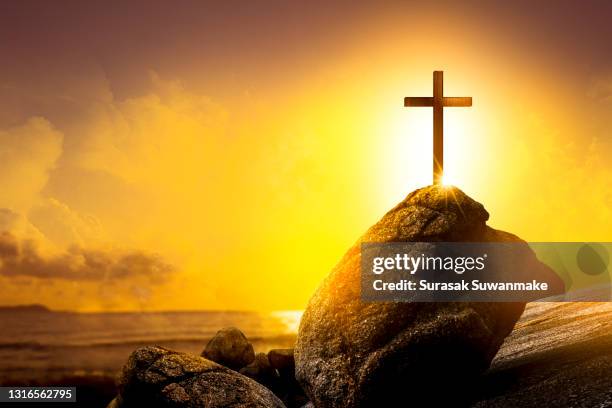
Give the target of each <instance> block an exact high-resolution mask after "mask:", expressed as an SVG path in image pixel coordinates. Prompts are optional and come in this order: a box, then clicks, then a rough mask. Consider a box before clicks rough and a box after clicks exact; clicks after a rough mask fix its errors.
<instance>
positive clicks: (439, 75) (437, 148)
mask: <svg viewBox="0 0 612 408" xmlns="http://www.w3.org/2000/svg"><path fill="white" fill-rule="evenodd" d="M443 75H444V71H434V73H433V95H434V96H433V98H431V97H414V96H407V97H405V98H404V106H432V107H433V134H434V140H433V183H434V184H441V183H442V174H443V172H444V134H443V118H444V116H443V110H442V108H443V107H445V106H449V107H451V106H472V98H471V97H469V96H468V97H454V98H449V97H444V79H443V78H444V77H443Z"/></svg>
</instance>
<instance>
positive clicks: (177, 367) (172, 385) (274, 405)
mask: <svg viewBox="0 0 612 408" xmlns="http://www.w3.org/2000/svg"><path fill="white" fill-rule="evenodd" d="M118 386H119V395H118V396H117V397H116V398H115V399H114V400H113V401H112V402H111V403H110V404H109V406H108V408H137V407H157V408H177V407H184V408H187V407H209V408H221V407H249V408H285V405H284V404H283V403H282V402H281V400H279V399H278V398H277V397H276V396H275V395H274V394H273V393H272V391H270V390H268V389H267V388H265V387H264V386H263V385H261V384H258V383H257V382H255V381H253V380H252V379H250V378H247V377H245V376H244V375H241V374H238V373H237V372H236V371H233V370H230V369H229V368H226V367H223V366H221V365H219V364H217V363H214V362H212V361H209V360H206V359H204V358H202V357H198V356H195V355H191V354H187V353H178V352H175V351H171V350H168V349H164V348H162V347H144V348H141V349H137V350H136V351H134V352H133V353H132V355H131V356H130V358H129V359H128V362H127V364H126V365H125V366H124V367H123V371H122V373H121V376H120V378H119V383H118Z"/></svg>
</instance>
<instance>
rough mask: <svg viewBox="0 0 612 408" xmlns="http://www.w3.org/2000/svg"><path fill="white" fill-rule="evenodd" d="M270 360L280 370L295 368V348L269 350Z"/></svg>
mask: <svg viewBox="0 0 612 408" xmlns="http://www.w3.org/2000/svg"><path fill="white" fill-rule="evenodd" d="M268 360H270V364H271V365H272V367H274V368H276V369H278V370H285V369H290V370H292V371H293V370H295V359H294V358H293V349H273V350H270V351H269V352H268Z"/></svg>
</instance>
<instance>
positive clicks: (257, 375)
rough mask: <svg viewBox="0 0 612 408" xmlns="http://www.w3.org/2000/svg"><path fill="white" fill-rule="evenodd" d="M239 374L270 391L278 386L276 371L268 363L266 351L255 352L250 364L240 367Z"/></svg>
mask: <svg viewBox="0 0 612 408" xmlns="http://www.w3.org/2000/svg"><path fill="white" fill-rule="evenodd" d="M240 374H242V375H246V376H247V377H249V378H252V379H254V380H255V381H257V382H258V383H260V384H262V385H265V386H266V387H268V388H269V389H271V390H272V391H275V390H276V389H277V388H278V373H277V372H276V370H275V369H274V367H272V366H271V365H270V361H269V360H268V356H267V355H266V353H257V354H256V355H255V359H254V360H253V361H252V362H251V364H249V365H248V366H246V367H243V368H241V369H240Z"/></svg>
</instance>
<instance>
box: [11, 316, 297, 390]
mask: <svg viewBox="0 0 612 408" xmlns="http://www.w3.org/2000/svg"><path fill="white" fill-rule="evenodd" d="M300 317H301V312H299V311H281V312H271V313H256V312H217V311H214V312H213V311H210V312H151V313H70V312H48V311H40V310H12V311H2V312H0V379H2V382H3V383H5V384H6V383H11V382H26V383H33V382H37V383H47V382H49V381H54V380H55V381H57V380H58V379H61V378H65V377H70V376H79V377H91V376H115V375H116V373H117V372H118V371H119V370H120V369H121V367H122V366H123V364H125V362H126V361H127V358H128V356H129V355H130V353H131V352H132V351H133V350H134V349H135V348H137V347H141V346H146V345H159V346H163V347H167V348H170V349H173V350H177V351H184V352H190V353H196V354H199V353H201V351H202V350H203V349H204V346H205V345H206V343H207V341H208V340H209V339H210V338H211V337H212V336H213V335H214V334H215V333H216V331H217V330H219V329H220V328H222V327H227V326H236V327H238V328H240V329H241V330H242V331H243V332H244V333H245V334H246V336H247V337H248V338H249V340H250V341H251V342H252V343H253V347H254V348H255V351H256V352H258V351H264V352H265V351H268V350H270V349H272V348H287V347H293V344H294V342H295V336H296V332H297V328H298V325H299V319H300Z"/></svg>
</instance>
